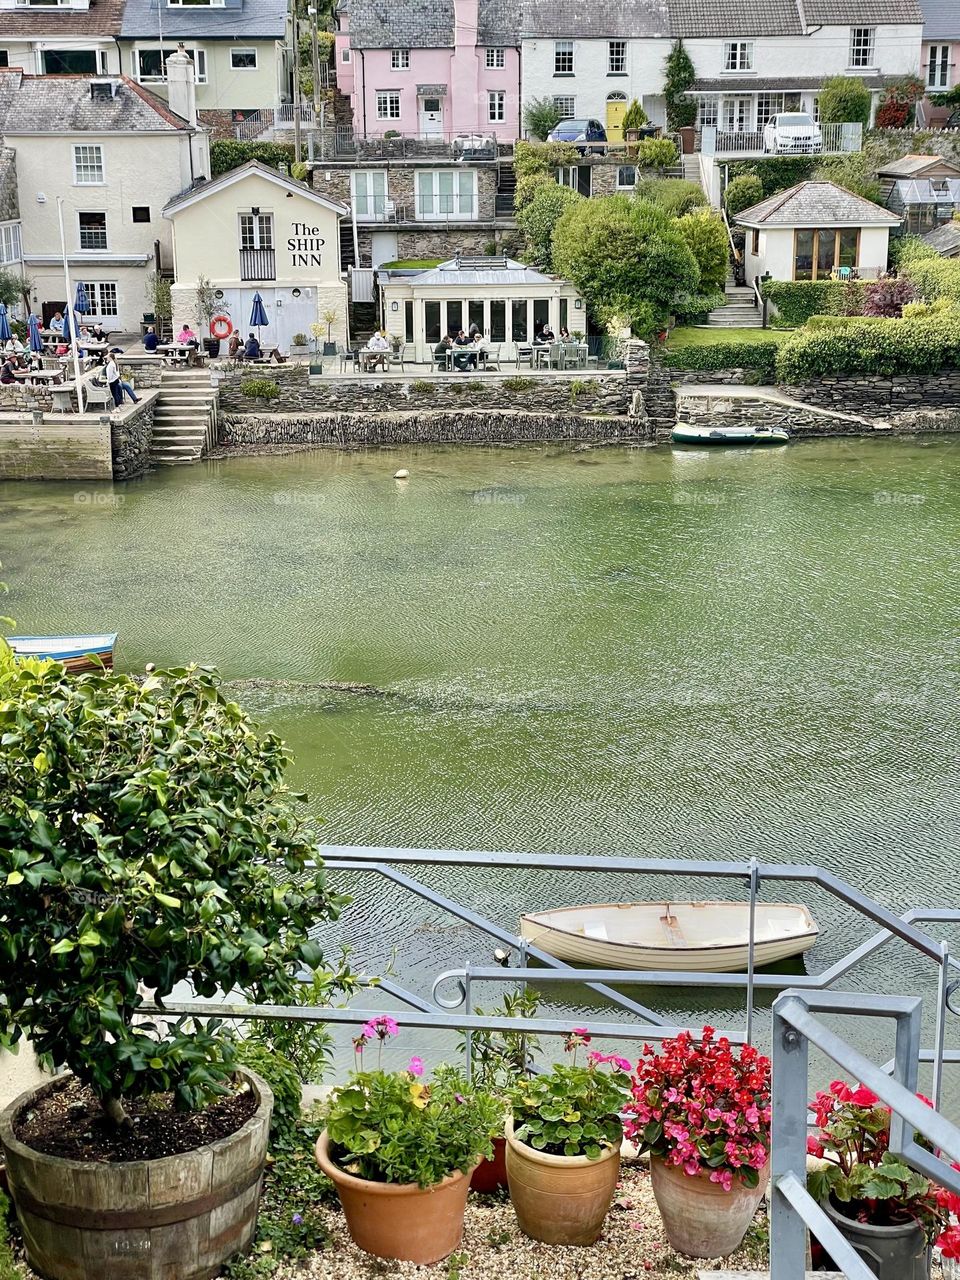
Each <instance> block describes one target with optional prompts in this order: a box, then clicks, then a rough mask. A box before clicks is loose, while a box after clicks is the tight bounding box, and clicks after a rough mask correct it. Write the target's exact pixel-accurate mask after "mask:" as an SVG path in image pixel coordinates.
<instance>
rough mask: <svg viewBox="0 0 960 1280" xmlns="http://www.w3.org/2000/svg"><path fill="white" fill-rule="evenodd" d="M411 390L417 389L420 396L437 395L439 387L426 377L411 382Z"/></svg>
mask: <svg viewBox="0 0 960 1280" xmlns="http://www.w3.org/2000/svg"><path fill="white" fill-rule="evenodd" d="M410 390H411V391H415V392H416V393H417V395H418V396H432V395H436V392H437V388H436V385H435V384H434V383H432V382H427V381H426V379H424V378H416V379H415V380H414V381H413V382H411V383H410Z"/></svg>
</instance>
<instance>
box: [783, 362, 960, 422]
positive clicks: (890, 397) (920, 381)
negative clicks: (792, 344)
mask: <svg viewBox="0 0 960 1280" xmlns="http://www.w3.org/2000/svg"><path fill="white" fill-rule="evenodd" d="M780 390H781V391H783V393H784V395H788V396H792V397H793V398H794V399H795V400H802V401H803V402H804V403H805V404H815V405H819V406H820V407H821V408H823V409H836V410H838V411H840V412H842V413H862V414H866V415H867V416H870V415H873V414H876V415H879V416H881V417H888V416H889V415H890V414H891V413H903V412H906V411H907V410H921V409H957V410H960V369H956V370H950V371H947V372H944V373H935V374H924V375H919V374H912V375H904V376H902V377H891V378H880V377H873V376H870V375H867V374H864V375H862V376H858V375H849V376H847V377H835V378H818V379H816V380H813V381H810V382H804V383H801V384H799V385H797V386H783V387H781V388H780Z"/></svg>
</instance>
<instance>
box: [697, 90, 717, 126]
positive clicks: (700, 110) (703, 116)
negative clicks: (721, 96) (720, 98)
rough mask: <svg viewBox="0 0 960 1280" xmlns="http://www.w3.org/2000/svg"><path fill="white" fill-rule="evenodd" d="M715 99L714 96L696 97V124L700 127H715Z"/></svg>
mask: <svg viewBox="0 0 960 1280" xmlns="http://www.w3.org/2000/svg"><path fill="white" fill-rule="evenodd" d="M717 123H718V117H717V99H716V98H698V99H697V125H698V126H699V127H700V128H701V129H708V128H712V129H715V128H716V127H717Z"/></svg>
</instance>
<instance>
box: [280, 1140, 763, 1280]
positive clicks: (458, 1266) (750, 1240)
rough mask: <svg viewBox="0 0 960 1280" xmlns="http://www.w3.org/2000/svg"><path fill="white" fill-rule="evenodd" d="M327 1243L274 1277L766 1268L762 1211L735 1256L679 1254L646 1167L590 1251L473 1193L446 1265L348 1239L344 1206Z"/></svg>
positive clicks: (681, 1273) (603, 1274)
mask: <svg viewBox="0 0 960 1280" xmlns="http://www.w3.org/2000/svg"><path fill="white" fill-rule="evenodd" d="M322 1214H323V1219H324V1223H325V1225H326V1227H327V1229H328V1231H329V1233H330V1246H329V1248H327V1249H325V1250H324V1251H323V1252H320V1253H316V1254H314V1255H313V1256H312V1257H311V1258H307V1259H304V1260H303V1261H301V1262H298V1263H290V1264H287V1265H286V1266H283V1267H281V1268H280V1269H279V1270H278V1271H277V1272H276V1273H275V1280H307V1278H311V1280H374V1278H376V1280H381V1278H382V1277H384V1276H398V1277H399V1276H410V1277H416V1276H420V1277H423V1278H424V1280H426V1277H433V1278H434V1280H439V1278H440V1277H443V1280H481V1278H483V1280H488V1278H489V1280H494V1278H495V1280H641V1277H644V1278H645V1277H647V1276H649V1277H650V1278H651V1280H656V1278H657V1277H666V1276H669V1277H671V1278H677V1277H691V1278H692V1277H694V1276H695V1275H696V1273H697V1271H698V1270H703V1269H708V1270H713V1269H715V1270H720V1269H724V1270H744V1271H756V1270H762V1269H764V1268H765V1267H766V1265H767V1255H766V1241H767V1222H766V1210H765V1208H764V1207H763V1206H761V1209H760V1211H759V1212H758V1214H757V1217H756V1218H755V1220H754V1222H753V1224H752V1225H751V1227H750V1231H749V1232H748V1234H747V1239H746V1241H745V1244H744V1247H743V1248H742V1249H741V1250H740V1252H738V1253H736V1254H734V1255H733V1256H732V1257H730V1258H724V1259H722V1260H717V1261H716V1262H705V1261H703V1260H694V1259H692V1258H685V1257H681V1256H680V1255H679V1254H676V1253H674V1252H673V1250H672V1249H671V1248H670V1246H669V1245H668V1244H667V1241H666V1237H665V1236H664V1234H663V1228H662V1225H661V1221H660V1213H659V1211H658V1209H657V1206H656V1202H655V1200H654V1198H653V1191H652V1189H651V1186H650V1175H649V1173H648V1172H647V1169H646V1167H645V1166H643V1165H640V1164H636V1165H631V1166H625V1167H624V1169H623V1171H622V1174H621V1179H620V1187H619V1190H618V1193H617V1198H616V1200H615V1202H614V1206H613V1208H612V1209H611V1210H610V1214H609V1216H608V1218H607V1226H606V1230H605V1232H604V1234H603V1236H602V1237H601V1239H600V1241H599V1242H598V1243H597V1244H596V1245H595V1246H594V1247H593V1248H589V1249H583V1248H572V1247H565V1246H562V1245H545V1244H539V1243H538V1242H537V1241H535V1240H530V1239H528V1237H527V1236H525V1235H523V1234H522V1233H521V1231H520V1229H519V1227H518V1226H517V1220H516V1218H515V1216H514V1212H513V1208H512V1206H511V1204H510V1202H509V1200H507V1199H506V1198H504V1199H503V1200H502V1201H501V1200H500V1199H499V1198H495V1197H491V1196H475V1195H471V1197H470V1200H469V1202H468V1204H467V1215H466V1220H465V1224H464V1235H463V1243H462V1244H461V1246H460V1249H459V1250H458V1252H457V1253H455V1254H454V1255H453V1256H452V1257H451V1258H448V1259H447V1260H446V1262H441V1263H438V1264H437V1265H436V1266H433V1267H418V1266H415V1265H414V1264H413V1263H410V1262H386V1261H383V1260H381V1259H378V1258H372V1257H370V1256H369V1254H366V1253H363V1252H361V1250H359V1249H358V1248H356V1246H355V1245H354V1244H353V1243H352V1242H351V1240H350V1237H349V1235H348V1234H347V1229H346V1225H345V1224H344V1220H343V1215H342V1214H341V1213H340V1211H339V1209H324V1210H323V1211H322Z"/></svg>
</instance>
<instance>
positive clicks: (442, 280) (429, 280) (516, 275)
mask: <svg viewBox="0 0 960 1280" xmlns="http://www.w3.org/2000/svg"><path fill="white" fill-rule="evenodd" d="M505 261H506V263H507V266H506V269H504V268H503V267H486V268H485V267H476V266H474V265H471V266H469V267H461V266H458V264H457V259H456V258H451V259H450V260H449V261H448V262H441V263H440V265H439V266H438V267H431V268H430V270H428V271H421V272H419V273H418V274H417V275H415V276H412V277H410V283H411V284H415V285H417V286H418V287H419V286H420V285H422V284H428V285H458V286H460V285H463V286H465V287H469V286H470V285H489V284H502V285H510V286H511V287H514V286H516V285H521V286H523V285H530V284H554V283H555V279H554V277H553V276H545V275H543V273H542V272H540V271H534V269H533V267H527V266H524V264H523V263H522V262H516V261H514V259H513V258H507V259H506V260H505Z"/></svg>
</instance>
